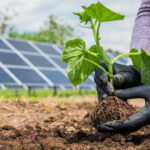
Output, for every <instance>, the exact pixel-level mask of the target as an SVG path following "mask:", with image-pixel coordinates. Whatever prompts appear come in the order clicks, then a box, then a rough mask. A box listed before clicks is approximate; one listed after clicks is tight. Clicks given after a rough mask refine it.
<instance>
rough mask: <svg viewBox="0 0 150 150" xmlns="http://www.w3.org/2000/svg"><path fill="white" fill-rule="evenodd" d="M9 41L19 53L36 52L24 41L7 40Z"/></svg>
mask: <svg viewBox="0 0 150 150" xmlns="http://www.w3.org/2000/svg"><path fill="white" fill-rule="evenodd" d="M7 41H8V42H9V43H10V44H11V45H12V46H13V47H14V48H15V49H17V50H18V51H20V52H21V51H26V52H35V53H36V50H35V49H34V48H33V47H31V46H30V45H29V44H28V43H27V42H25V41H23V40H14V39H7Z"/></svg>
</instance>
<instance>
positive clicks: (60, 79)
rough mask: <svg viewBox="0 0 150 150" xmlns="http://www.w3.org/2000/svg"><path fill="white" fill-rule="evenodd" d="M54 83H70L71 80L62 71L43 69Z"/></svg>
mask: <svg viewBox="0 0 150 150" xmlns="http://www.w3.org/2000/svg"><path fill="white" fill-rule="evenodd" d="M41 72H42V73H44V74H45V75H46V76H47V77H48V78H49V79H50V80H51V81H52V82H53V83H54V84H69V83H70V81H69V79H68V78H67V77H65V75H64V74H62V73H61V72H60V71H47V70H41Z"/></svg>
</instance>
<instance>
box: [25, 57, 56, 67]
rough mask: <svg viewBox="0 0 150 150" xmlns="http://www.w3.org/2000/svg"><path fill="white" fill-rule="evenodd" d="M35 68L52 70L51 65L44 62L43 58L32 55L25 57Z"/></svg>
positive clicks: (46, 61)
mask: <svg viewBox="0 0 150 150" xmlns="http://www.w3.org/2000/svg"><path fill="white" fill-rule="evenodd" d="M25 56H26V58H28V59H29V60H30V61H31V62H32V63H33V64H34V65H35V66H38V67H49V68H54V66H53V64H51V63H50V62H49V61H48V60H46V59H45V58H44V57H43V56H33V55H25Z"/></svg>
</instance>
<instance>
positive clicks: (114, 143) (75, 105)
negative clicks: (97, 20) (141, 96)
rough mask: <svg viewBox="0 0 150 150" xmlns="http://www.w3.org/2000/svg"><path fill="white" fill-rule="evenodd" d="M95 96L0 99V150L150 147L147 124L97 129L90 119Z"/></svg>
mask: <svg viewBox="0 0 150 150" xmlns="http://www.w3.org/2000/svg"><path fill="white" fill-rule="evenodd" d="M96 99H97V98H96V97H82V98H74V99H69V100H65V99H59V100H56V99H50V98H49V99H42V100H39V101H38V102H36V103H33V102H29V100H18V101H12V100H11V101H5V102H2V103H1V104H0V116H1V117H0V150H59V149H60V150H95V149H109V150H110V149H111V150H112V149H118V150H120V149H130V150H132V149H141V150H143V149H147V150H149V149H150V125H149V126H146V127H144V128H142V129H140V130H139V131H137V132H135V133H132V134H129V135H120V134H102V133H99V132H97V131H96V129H95V128H93V127H92V126H91V120H90V112H91V111H92V110H94V109H95V106H96V105H97V100H96ZM137 103H138V104H139V101H137Z"/></svg>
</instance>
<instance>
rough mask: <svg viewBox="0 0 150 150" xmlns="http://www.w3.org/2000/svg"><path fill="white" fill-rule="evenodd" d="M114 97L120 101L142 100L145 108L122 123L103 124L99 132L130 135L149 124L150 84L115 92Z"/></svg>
mask: <svg viewBox="0 0 150 150" xmlns="http://www.w3.org/2000/svg"><path fill="white" fill-rule="evenodd" d="M114 95H115V96H118V97H120V98H122V99H129V98H144V99H145V107H144V108H142V109H141V110H140V111H139V112H137V113H136V114H134V115H132V116H130V118H129V119H127V120H125V121H123V122H117V121H110V122H106V123H104V124H103V125H102V126H101V127H100V129H99V131H100V132H109V133H131V132H134V131H136V130H138V129H140V128H141V127H143V126H145V125H148V124H150V84H148V85H143V86H137V87H134V88H128V89H124V90H116V91H115V92H114Z"/></svg>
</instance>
